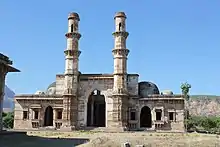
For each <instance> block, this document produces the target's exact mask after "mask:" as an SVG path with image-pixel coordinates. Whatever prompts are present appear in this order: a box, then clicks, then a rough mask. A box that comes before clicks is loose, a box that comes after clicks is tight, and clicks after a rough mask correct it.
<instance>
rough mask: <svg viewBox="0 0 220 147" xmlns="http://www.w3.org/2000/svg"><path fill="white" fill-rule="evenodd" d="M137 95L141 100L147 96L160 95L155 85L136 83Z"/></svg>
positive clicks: (145, 82) (144, 82)
mask: <svg viewBox="0 0 220 147" xmlns="http://www.w3.org/2000/svg"><path fill="white" fill-rule="evenodd" d="M138 94H139V96H140V97H141V98H145V97H147V96H148V95H154V94H160V91H159V88H158V87H157V85H156V84H154V83H152V82H147V81H143V82H140V83H138Z"/></svg>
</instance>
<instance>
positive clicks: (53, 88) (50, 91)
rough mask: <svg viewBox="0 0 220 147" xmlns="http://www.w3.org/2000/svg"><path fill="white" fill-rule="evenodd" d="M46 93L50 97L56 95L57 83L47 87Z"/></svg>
mask: <svg viewBox="0 0 220 147" xmlns="http://www.w3.org/2000/svg"><path fill="white" fill-rule="evenodd" d="M46 93H47V94H49V95H53V94H56V82H53V83H51V84H50V85H49V86H48V87H47V91H46Z"/></svg>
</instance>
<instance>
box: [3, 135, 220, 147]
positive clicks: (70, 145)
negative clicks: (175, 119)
mask: <svg viewBox="0 0 220 147" xmlns="http://www.w3.org/2000/svg"><path fill="white" fill-rule="evenodd" d="M87 139H90V141H88V140H87ZM86 142H87V143H86ZM124 142H130V143H131V144H132V146H135V145H143V144H144V145H146V146H147V147H220V136H217V135H208V134H197V133H191V134H181V133H147V132H135V133H101V132H66V133H63V132H62V133H61V132H42V131H41V132H28V133H27V135H19V134H14V135H4V136H0V147H74V146H79V147H121V145H122V144H123V143H124Z"/></svg>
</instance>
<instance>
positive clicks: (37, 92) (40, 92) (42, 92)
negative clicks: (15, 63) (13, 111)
mask: <svg viewBox="0 0 220 147" xmlns="http://www.w3.org/2000/svg"><path fill="white" fill-rule="evenodd" d="M35 94H45V93H44V91H40V90H38V91H36V92H35Z"/></svg>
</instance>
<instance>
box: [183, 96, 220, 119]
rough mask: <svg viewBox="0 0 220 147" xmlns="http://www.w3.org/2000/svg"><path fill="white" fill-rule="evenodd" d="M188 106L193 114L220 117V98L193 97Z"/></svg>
mask: <svg viewBox="0 0 220 147" xmlns="http://www.w3.org/2000/svg"><path fill="white" fill-rule="evenodd" d="M186 107H187V108H188V109H189V113H190V114H191V115H196V116H219V117H220V98H208V97H199V98H196V99H191V100H189V102H188V103H187V105H186Z"/></svg>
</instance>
